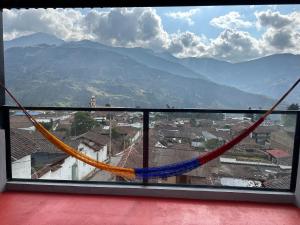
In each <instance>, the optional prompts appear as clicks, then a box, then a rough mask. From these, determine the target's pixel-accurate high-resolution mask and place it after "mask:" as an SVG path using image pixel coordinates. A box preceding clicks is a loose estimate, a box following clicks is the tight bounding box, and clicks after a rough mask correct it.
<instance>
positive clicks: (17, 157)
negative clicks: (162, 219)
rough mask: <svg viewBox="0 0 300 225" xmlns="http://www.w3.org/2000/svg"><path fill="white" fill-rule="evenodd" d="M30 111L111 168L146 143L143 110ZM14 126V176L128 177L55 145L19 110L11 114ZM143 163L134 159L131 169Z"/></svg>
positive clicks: (57, 178)
mask: <svg viewBox="0 0 300 225" xmlns="http://www.w3.org/2000/svg"><path fill="white" fill-rule="evenodd" d="M30 114H31V115H32V116H34V118H35V119H36V120H37V121H38V122H40V123H42V124H43V125H44V127H46V128H47V129H48V130H49V131H51V133H53V134H54V135H55V136H56V137H58V138H59V139H60V140H62V141H63V142H64V143H66V144H68V145H70V146H72V147H73V148H74V149H76V150H78V151H80V152H81V153H83V154H85V155H87V156H89V157H91V158H93V159H95V160H97V161H99V162H104V163H107V164H110V165H113V166H120V167H123V166H124V165H125V164H128V162H127V161H128V160H130V157H132V156H131V154H132V152H134V151H136V149H137V148H140V146H142V145H143V144H142V143H143V139H142V127H143V125H142V114H141V113H139V112H109V111H91V112H84V111H78V112H75V111H44V110H43V111H30ZM10 127H11V131H10V137H11V159H12V177H13V178H24V179H50V180H52V179H53V180H73V181H74V180H75V181H109V182H116V181H129V180H124V179H123V178H122V177H119V176H115V175H114V174H111V173H108V172H106V171H102V170H99V169H96V168H94V167H93V166H90V165H88V164H86V163H84V162H81V161H79V160H77V159H75V158H73V157H71V156H69V155H67V154H66V153H64V152H62V151H61V150H59V149H57V148H56V147H55V146H54V145H53V144H52V143H50V142H49V141H48V140H46V139H45V138H44V137H43V136H42V135H41V134H40V133H39V132H38V131H37V130H36V129H35V127H34V126H33V125H32V124H31V123H30V122H29V120H28V119H27V117H26V116H24V114H23V112H21V111H11V112H10ZM129 156H130V157H129ZM141 165H142V157H140V158H137V159H135V160H134V161H133V162H131V163H130V166H132V167H141ZM137 182H138V181H137Z"/></svg>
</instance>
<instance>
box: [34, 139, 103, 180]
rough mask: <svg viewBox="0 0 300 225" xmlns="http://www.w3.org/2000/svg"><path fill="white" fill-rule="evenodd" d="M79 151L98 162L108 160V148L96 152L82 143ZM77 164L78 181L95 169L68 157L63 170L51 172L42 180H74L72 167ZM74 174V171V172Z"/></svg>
mask: <svg viewBox="0 0 300 225" xmlns="http://www.w3.org/2000/svg"><path fill="white" fill-rule="evenodd" d="M78 149H79V150H80V151H81V152H82V153H83V154H85V155H87V156H90V157H92V158H93V159H96V160H97V161H100V162H103V161H106V160H107V146H104V147H103V148H102V149H101V150H100V151H96V152H95V151H94V150H93V149H91V148H90V147H88V146H86V145H85V144H83V143H80V144H79V146H78ZM74 164H77V171H76V173H77V178H78V180H82V179H83V178H85V177H86V176H87V175H89V174H90V173H91V172H92V171H93V170H95V167H93V166H90V165H88V164H86V163H84V162H81V161H79V160H77V159H75V158H73V157H68V158H66V159H65V160H64V162H63V163H62V164H61V168H59V169H57V170H55V171H49V172H47V173H46V174H44V175H43V176H41V177H40V179H50V180H52V179H53V180H72V166H74ZM73 172H74V171H73Z"/></svg>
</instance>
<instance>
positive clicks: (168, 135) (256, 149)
mask: <svg viewBox="0 0 300 225" xmlns="http://www.w3.org/2000/svg"><path fill="white" fill-rule="evenodd" d="M1 109H2V115H3V116H4V121H6V124H5V133H6V147H7V151H6V154H7V156H6V159H7V168H6V169H7V175H8V176H7V179H8V183H7V189H8V190H26V189H28V190H34V191H39V190H40V191H41V187H42V186H43V185H44V184H45V183H47V185H49V187H45V188H49V189H47V190H49V191H51V190H52V191H54V192H60V191H63V190H66V187H68V188H69V189H70V190H72V192H73V191H74V192H78V193H80V192H82V189H85V188H84V187H88V186H93V187H95V186H101V187H102V188H103V190H105V191H104V193H106V191H108V192H107V193H109V192H110V191H109V190H114V191H112V192H115V191H116V190H118V189H119V188H121V189H119V190H123V189H127V191H128V192H127V193H130V192H131V191H130V190H132V193H130V194H133V195H144V191H145V190H146V189H147V190H152V192H151V193H149V194H150V196H176V197H179V196H185V195H183V193H186V194H187V196H185V197H187V198H195V197H196V195H195V194H192V192H191V190H197V191H199V190H201V191H207V193H206V195H205V196H201V198H203V197H204V198H206V197H207V198H208V199H209V198H210V197H209V196H210V195H214V196H219V198H220V199H226V197H225V196H223V195H224V193H230V195H232V196H235V197H237V196H239V198H240V199H241V200H247V201H253V200H254V201H265V199H269V198H270V201H275V202H281V203H284V202H291V201H292V198H293V193H294V192H295V190H296V183H297V177H296V176H297V166H298V157H299V155H298V151H297V149H298V146H299V143H298V139H297V137H298V126H299V125H297V124H298V122H297V121H299V119H298V118H299V112H298V111H275V112H274V113H273V114H272V115H270V117H269V119H268V120H266V121H265V122H264V123H263V124H262V125H261V126H260V127H258V128H257V129H256V130H255V131H254V132H252V134H251V135H250V136H249V137H247V138H246V139H245V140H244V141H242V142H241V143H239V144H238V145H236V146H235V147H234V148H233V149H231V150H230V151H229V152H227V153H225V154H224V155H222V156H221V157H220V158H218V159H216V160H214V161H212V162H210V163H209V164H207V165H205V166H203V167H200V168H198V169H196V170H193V171H191V172H189V173H186V174H182V175H178V176H174V177H170V178H159V179H146V178H144V179H143V180H139V179H137V180H134V181H131V180H127V179H124V178H122V177H119V176H115V175H112V174H108V173H107V172H105V171H101V170H98V169H95V168H93V167H91V166H89V165H86V164H84V163H82V162H80V161H78V160H76V159H74V158H72V157H69V156H68V155H66V154H64V153H62V152H61V151H60V150H58V149H56V148H55V147H53V146H52V144H51V143H49V142H48V141H47V140H46V139H44V138H43V137H42V136H41V135H40V134H39V132H38V131H36V130H35V129H34V127H32V125H31V124H30V123H29V121H28V120H27V118H26V116H25V115H24V114H23V113H22V112H21V111H20V110H19V109H18V108H16V107H11V106H3V107H2V108H1ZM27 109H28V110H29V112H30V114H31V115H33V116H34V117H35V118H36V119H37V120H38V121H40V122H41V123H43V124H44V125H45V126H46V127H48V129H49V130H50V131H51V132H53V133H54V134H55V135H57V136H58V137H60V139H61V140H63V141H64V142H65V143H67V144H69V145H71V146H72V147H74V148H75V149H77V150H78V151H81V152H82V153H84V154H87V155H89V156H91V157H93V158H94V159H97V160H98V161H101V162H105V163H109V164H111V165H115V166H121V167H131V168H138V167H144V168H145V167H153V166H162V165H166V164H171V163H176V162H179V161H182V160H188V159H191V158H194V157H197V156H198V155H201V154H205V153H207V152H209V151H212V150H213V149H215V148H216V147H218V146H220V145H222V144H224V143H226V142H228V141H229V140H231V139H232V138H233V137H234V136H236V135H238V134H239V133H240V132H241V131H242V130H243V129H245V128H247V127H248V126H249V125H250V124H251V123H252V122H253V121H255V120H256V119H257V118H258V117H259V115H261V114H262V113H263V112H264V111H262V110H201V109H144V108H69V107H68V108H63V107H59V108H57V107H28V108H27ZM82 115H85V116H87V117H88V119H85V120H79V119H78V117H82ZM90 120H92V121H93V123H91V125H87V126H84V127H82V126H81V123H85V124H87V122H86V121H90ZM24 184H26V185H24ZM145 188H146V189H145ZM42 190H45V189H42ZM90 191H92V190H89V192H90ZM97 192H98V191H97V188H95V190H93V191H92V193H97ZM243 192H247V193H248V194H249V196H247V195H243V194H242V193H243ZM124 193H125V192H122V194H124ZM115 194H118V193H115ZM274 195H275V196H277V197H278V199H276V198H274V199H272V198H273V197H272V196H274ZM253 196H260V197H259V199H253ZM235 197H234V198H235ZM196 198H197V197H196ZM229 199H230V198H229Z"/></svg>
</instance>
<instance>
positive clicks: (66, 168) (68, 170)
mask: <svg viewBox="0 0 300 225" xmlns="http://www.w3.org/2000/svg"><path fill="white" fill-rule="evenodd" d="M75 162H76V159H75V158H73V157H68V158H66V159H65V160H64V162H63V163H62V164H61V168H59V169H57V170H55V171H49V172H47V173H46V174H44V175H43V176H41V177H40V178H39V179H49V180H52V179H53V180H72V166H73V164H74V163H75Z"/></svg>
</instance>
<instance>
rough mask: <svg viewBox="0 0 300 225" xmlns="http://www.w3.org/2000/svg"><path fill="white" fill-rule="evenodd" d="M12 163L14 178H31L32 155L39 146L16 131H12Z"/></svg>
mask: <svg viewBox="0 0 300 225" xmlns="http://www.w3.org/2000/svg"><path fill="white" fill-rule="evenodd" d="M10 138H11V143H12V144H11V162H12V177H13V178H24V179H30V178H31V154H33V153H35V152H36V151H37V148H38V147H37V145H36V144H35V143H34V142H33V141H32V140H30V139H29V138H26V137H25V136H23V135H19V133H17V131H16V129H11V132H10Z"/></svg>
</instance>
